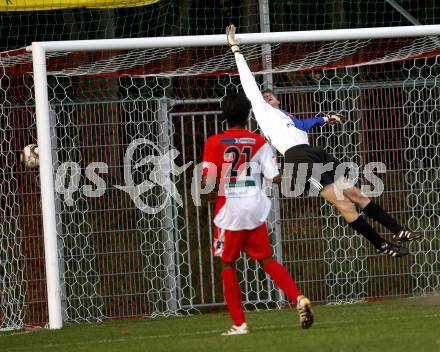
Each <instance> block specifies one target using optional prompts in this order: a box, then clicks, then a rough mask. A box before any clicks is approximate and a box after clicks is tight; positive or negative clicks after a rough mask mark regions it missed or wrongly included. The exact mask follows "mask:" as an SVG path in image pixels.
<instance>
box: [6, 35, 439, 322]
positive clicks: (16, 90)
mask: <svg viewBox="0 0 440 352" xmlns="http://www.w3.org/2000/svg"><path fill="white" fill-rule="evenodd" d="M438 41H439V38H436V37H426V38H412V39H386V40H368V41H348V42H332V43H302V44H293V43H292V44H274V45H272V46H271V50H272V52H271V53H272V55H271V62H272V66H271V67H268V66H267V63H266V62H264V61H263V59H262V49H261V47H260V46H257V45H244V46H243V47H242V51H243V53H244V55H245V56H246V58H247V60H248V62H249V64H250V66H251V69H252V71H254V72H256V73H257V74H256V79H257V81H258V82H259V84H261V86H263V85H264V84H263V83H264V79H263V78H264V75H265V74H268V73H271V74H273V78H274V82H276V83H275V91H276V92H277V93H278V94H279V95H280V98H281V101H282V107H283V108H284V109H285V110H288V111H291V112H292V113H294V114H295V115H298V116H299V117H310V116H313V115H318V114H322V113H327V112H330V111H341V112H343V113H344V114H345V115H346V122H345V123H344V124H343V125H342V126H340V127H328V128H323V129H319V130H317V131H315V132H314V133H312V134H311V137H312V143H313V144H315V145H320V146H322V147H325V149H326V150H327V151H328V152H330V153H331V154H333V155H335V156H336V157H337V158H338V159H341V160H344V161H353V162H356V163H357V164H359V165H365V164H367V163H368V162H371V161H382V162H384V163H385V164H386V166H387V172H386V174H383V175H379V176H380V178H381V179H382V180H383V182H384V185H385V187H384V188H385V192H384V193H383V194H382V195H381V196H380V198H378V199H377V202H379V203H381V204H382V205H383V206H384V207H385V208H386V209H388V210H389V211H390V212H391V213H392V214H393V215H394V216H395V217H396V218H397V219H398V220H399V222H401V223H407V224H409V225H410V226H411V228H413V229H414V230H420V231H422V232H423V234H424V239H423V240H422V241H420V242H419V243H417V244H413V245H411V249H412V250H413V251H414V253H415V254H414V255H413V256H410V257H406V258H403V259H401V260H399V261H396V260H395V259H393V258H388V257H385V256H378V255H377V254H376V253H375V252H374V251H373V249H372V247H371V246H370V245H369V244H368V243H366V242H365V241H364V240H363V239H362V238H361V237H359V236H357V235H356V234H354V233H353V232H352V230H351V229H349V228H348V227H347V226H346V224H345V222H344V221H343V219H342V218H341V217H339V216H338V214H337V213H336V210H335V209H334V208H332V207H331V206H330V205H329V204H327V203H324V202H323V201H322V200H321V199H319V198H312V197H305V196H301V197H297V198H288V197H284V196H282V195H281V196H280V195H279V194H278V192H273V197H272V202H273V208H272V211H271V214H270V217H269V221H268V224H269V228H270V232H271V239H272V241H273V250H274V256H275V257H276V258H277V259H278V260H280V261H281V262H283V264H285V265H286V266H287V267H288V269H289V271H290V273H292V275H293V276H294V277H295V279H296V280H297V282H298V284H299V286H300V288H301V289H302V290H303V291H304V293H305V294H307V295H308V296H309V297H310V298H311V299H312V300H313V301H314V302H326V303H341V302H353V301H359V300H363V299H366V298H372V297H373V298H381V297H396V296H408V295H413V294H415V293H427V292H433V291H435V290H437V289H438V288H439V284H440V282H439V275H440V262H439V260H438V248H439V244H440V243H439V242H440V238H439V226H440V224H439V214H440V209H439V207H440V205H439V199H438V196H437V194H438V192H439V188H440V187H439V186H440V185H439V181H438V180H439V177H438V176H439V167H440V163H439V157H438V155H439V144H440V136H439V130H440V129H439V125H438V124H439V122H438V121H439V119H438V118H437V114H438V113H437V110H438V104H439V96H440V94H439V93H440V91H439V84H438V82H439V74H440V56H439V49H440V47H439V45H438V44H437V43H438ZM47 62H48V72H49V76H48V85H49V103H50V111H51V113H50V119H51V128H52V135H53V139H52V153H53V159H54V169H55V171H56V174H55V175H54V179H55V181H56V190H57V193H56V212H57V230H58V234H59V243H58V247H59V253H58V256H59V262H60V271H61V280H62V308H63V317H64V320H65V321H68V322H81V321H95V320H102V319H116V318H128V317H138V316H157V315H175V314H181V313H185V312H191V311H194V310H203V309H205V308H209V309H213V308H215V307H216V306H222V305H223V304H224V302H223V296H222V288H221V279H220V271H219V270H220V269H219V267H218V265H217V264H218V263H217V262H216V259H214V258H213V257H212V256H211V251H210V244H211V240H212V234H213V225H212V211H213V210H212V208H211V207H210V206H209V204H207V203H202V206H200V207H197V206H195V205H194V202H193V200H192V196H191V181H192V180H193V179H194V175H193V170H194V166H195V165H196V164H197V163H198V162H200V161H201V158H202V152H203V148H202V145H203V143H204V142H205V141H206V138H207V137H208V136H209V135H211V134H213V133H216V132H219V131H222V130H223V129H224V128H225V127H226V126H225V124H224V122H222V121H221V118H220V100H221V98H222V97H223V96H224V95H225V93H226V92H228V91H231V90H236V89H238V88H240V83H239V79H238V77H237V72H236V69H235V64H234V60H233V57H232V54H231V53H230V52H229V48H227V47H212V48H168V49H154V50H152V49H151V50H135V51H118V52H114V51H105V52H92V53H83V52H80V53H51V54H49V55H48V57H47ZM0 63H1V65H0V68H1V71H0V78H1V94H2V99H3V101H4V103H3V104H2V108H1V109H2V110H1V114H2V119H1V128H0V131H1V133H2V135H1V138H0V140H1V153H0V155H1V158H2V162H1V165H2V166H1V171H2V172H1V177H2V179H1V180H0V181H1V182H0V185H1V186H0V187H1V189H0V191H1V198H0V199H1V202H2V204H1V205H2V207H1V208H2V209H3V211H2V213H1V214H2V215H1V216H2V228H1V229H2V232H1V236H2V237H1V238H2V241H1V246H0V273H1V275H0V285H2V287H1V288H2V289H1V290H0V292H1V295H2V296H1V299H2V304H1V310H0V328H1V329H11V328H19V327H23V326H27V325H44V324H46V323H47V320H48V317H47V297H46V292H45V272H44V253H43V232H42V231H43V230H42V221H41V209H40V204H39V202H40V201H39V199H40V194H39V177H38V173H37V171H36V170H29V169H25V168H24V166H23V165H21V164H19V161H18V157H17V156H18V152H19V151H20V150H21V149H22V148H23V147H24V146H25V145H27V144H30V143H36V138H35V137H36V131H35V105H34V104H35V101H34V91H33V88H34V82H33V75H32V65H31V58H30V56H29V53H26V52H25V50H24V49H18V50H14V51H9V52H6V53H2V55H1V56H0ZM249 128H250V129H252V130H254V131H257V132H258V128H257V126H256V123H255V121H254V120H251V121H250V122H249ZM133 143H134V144H133ZM172 151H175V152H176V153H175V154H172ZM127 153H131V154H130V155H131V164H129V165H131V166H130V167H129V168H128V170H127V168H124V158H125V157H126V155H127ZM145 161H146V162H145ZM280 161H281V157H280ZM136 165H137V166H136ZM164 170H165V171H164ZM158 171H163V172H165V174H167V175H168V176H169V177H170V179H171V180H172V183H173V184H174V187H175V188H166V187H165V186H164V184H163V183H161V181H160V178H157V175H158V174H157V172H158ZM94 175H95V176H94ZM96 176H99V177H96ZM128 176H129V177H130V179H131V180H133V181H134V186H130V187H126V186H127V177H128ZM360 182H361V184H363V183H365V184H368V183H366V182H365V180H361V181H360ZM139 185H143V187H144V188H139V187H138V186H139ZM147 207H148V209H147ZM376 228H377V229H378V230H379V231H380V232H381V233H382V234H383V235H384V236H386V237H389V236H390V235H391V234H390V233H389V232H386V231H384V229H383V228H381V227H379V228H378V227H377V226H376ZM238 267H239V275H240V278H241V285H242V289H243V297H244V302H245V304H246V307H248V308H255V307H258V308H269V307H274V306H280V305H283V304H285V299H284V297H283V295H282V293H281V292H280V291H279V290H278V289H277V288H276V287H274V285H273V283H272V282H271V280H269V279H268V278H267V277H266V276H265V274H264V272H263V271H262V270H261V269H260V268H259V266H258V265H257V264H256V263H254V262H253V261H252V260H249V259H248V258H247V257H246V256H243V257H242V258H241V259H240V261H239V263H238Z"/></svg>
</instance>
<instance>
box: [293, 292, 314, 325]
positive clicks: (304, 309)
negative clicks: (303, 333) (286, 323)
mask: <svg viewBox="0 0 440 352" xmlns="http://www.w3.org/2000/svg"><path fill="white" fill-rule="evenodd" d="M296 309H297V310H298V313H299V323H300V325H301V327H302V328H303V329H308V328H310V327H311V326H312V324H313V311H312V304H311V303H310V301H309V299H308V298H307V297H304V296H298V304H297V305H296Z"/></svg>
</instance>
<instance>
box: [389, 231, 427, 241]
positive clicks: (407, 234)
mask: <svg viewBox="0 0 440 352" xmlns="http://www.w3.org/2000/svg"><path fill="white" fill-rule="evenodd" d="M421 237H422V233H421V232H414V231H411V230H410V229H408V228H404V229H402V230H400V231H399V232H398V233H397V234H395V235H394V236H393V238H394V240H396V241H397V242H410V241H415V240H418V239H420V238H421Z"/></svg>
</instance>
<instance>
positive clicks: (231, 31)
mask: <svg viewBox="0 0 440 352" xmlns="http://www.w3.org/2000/svg"><path fill="white" fill-rule="evenodd" d="M226 38H227V39H228V43H229V46H230V47H231V50H232V53H234V54H235V53H236V52H240V48H239V46H238V43H237V40H236V39H235V26H234V25H233V24H230V25H229V26H227V27H226Z"/></svg>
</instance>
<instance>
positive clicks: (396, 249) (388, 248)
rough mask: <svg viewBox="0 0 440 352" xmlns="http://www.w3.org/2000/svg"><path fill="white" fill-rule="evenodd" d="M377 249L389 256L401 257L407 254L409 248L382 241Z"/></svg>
mask: <svg viewBox="0 0 440 352" xmlns="http://www.w3.org/2000/svg"><path fill="white" fill-rule="evenodd" d="M377 251H378V252H379V253H382V254H386V255H389V256H390V257H403V256H405V255H408V254H409V249H408V248H406V247H403V246H401V245H399V244H395V243H390V242H383V243H382V244H381V245H380V247H379V248H377Z"/></svg>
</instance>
